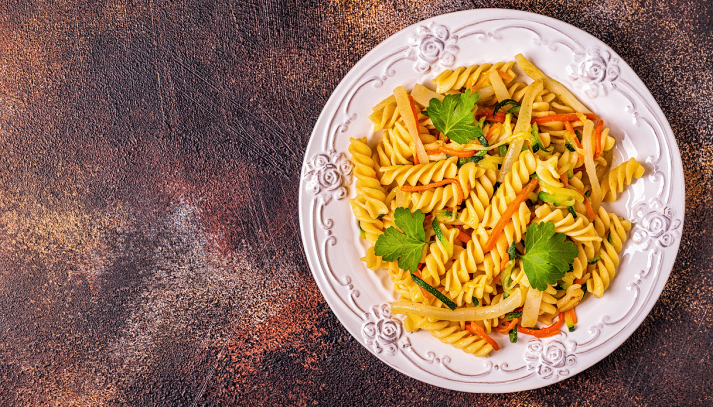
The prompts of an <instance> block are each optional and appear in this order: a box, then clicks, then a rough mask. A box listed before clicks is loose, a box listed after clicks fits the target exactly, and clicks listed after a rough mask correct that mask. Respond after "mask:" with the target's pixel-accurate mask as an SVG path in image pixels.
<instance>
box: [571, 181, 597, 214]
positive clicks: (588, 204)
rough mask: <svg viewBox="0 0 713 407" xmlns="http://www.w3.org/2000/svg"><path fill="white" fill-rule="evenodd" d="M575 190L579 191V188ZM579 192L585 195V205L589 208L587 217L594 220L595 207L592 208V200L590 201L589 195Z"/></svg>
mask: <svg viewBox="0 0 713 407" xmlns="http://www.w3.org/2000/svg"><path fill="white" fill-rule="evenodd" d="M575 191H577V192H579V190H577V189H575ZM579 194H580V195H582V196H583V197H584V207H585V208H586V209H587V217H588V218H589V220H590V221H594V217H595V215H594V209H592V204H591V202H589V198H587V195H584V194H583V193H581V192H579Z"/></svg>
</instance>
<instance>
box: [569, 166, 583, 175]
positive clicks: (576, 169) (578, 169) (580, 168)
mask: <svg viewBox="0 0 713 407" xmlns="http://www.w3.org/2000/svg"><path fill="white" fill-rule="evenodd" d="M584 171H585V168H584V167H577V168H575V169H574V170H572V172H574V173H575V174H576V173H578V172H584Z"/></svg>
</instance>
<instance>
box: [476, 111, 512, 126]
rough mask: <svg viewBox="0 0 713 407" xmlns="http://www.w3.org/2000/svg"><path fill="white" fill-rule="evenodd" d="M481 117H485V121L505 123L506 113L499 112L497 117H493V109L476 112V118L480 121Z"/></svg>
mask: <svg viewBox="0 0 713 407" xmlns="http://www.w3.org/2000/svg"><path fill="white" fill-rule="evenodd" d="M481 117H485V120H487V121H491V122H500V123H505V113H503V112H498V113H497V114H496V115H495V116H493V109H482V110H478V111H476V112H475V118H476V119H480V118H481Z"/></svg>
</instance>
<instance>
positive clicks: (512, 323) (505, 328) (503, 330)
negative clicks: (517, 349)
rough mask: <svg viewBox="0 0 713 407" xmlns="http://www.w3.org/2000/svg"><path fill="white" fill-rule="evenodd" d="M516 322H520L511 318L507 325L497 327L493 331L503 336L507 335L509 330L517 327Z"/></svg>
mask: <svg viewBox="0 0 713 407" xmlns="http://www.w3.org/2000/svg"><path fill="white" fill-rule="evenodd" d="M518 321H520V320H519V319H518V318H513V319H512V320H511V321H510V323H509V324H507V325H505V326H499V327H497V328H495V330H496V331H498V332H500V333H501V334H503V335H507V334H508V332H510V330H511V329H513V328H515V325H517V323H518Z"/></svg>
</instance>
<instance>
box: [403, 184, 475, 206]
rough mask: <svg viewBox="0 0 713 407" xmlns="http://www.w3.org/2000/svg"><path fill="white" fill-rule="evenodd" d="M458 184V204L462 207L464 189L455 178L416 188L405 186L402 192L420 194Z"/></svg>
mask: <svg viewBox="0 0 713 407" xmlns="http://www.w3.org/2000/svg"><path fill="white" fill-rule="evenodd" d="M451 183H452V184H456V187H457V189H458V204H459V205H460V203H461V202H463V188H461V186H460V181H458V180H457V179H455V178H446V179H444V180H441V181H438V182H432V183H430V184H426V185H416V186H411V185H404V186H402V187H401V190H402V191H404V192H419V191H426V190H429V189H431V188H437V187H440V186H443V185H446V184H451Z"/></svg>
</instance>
